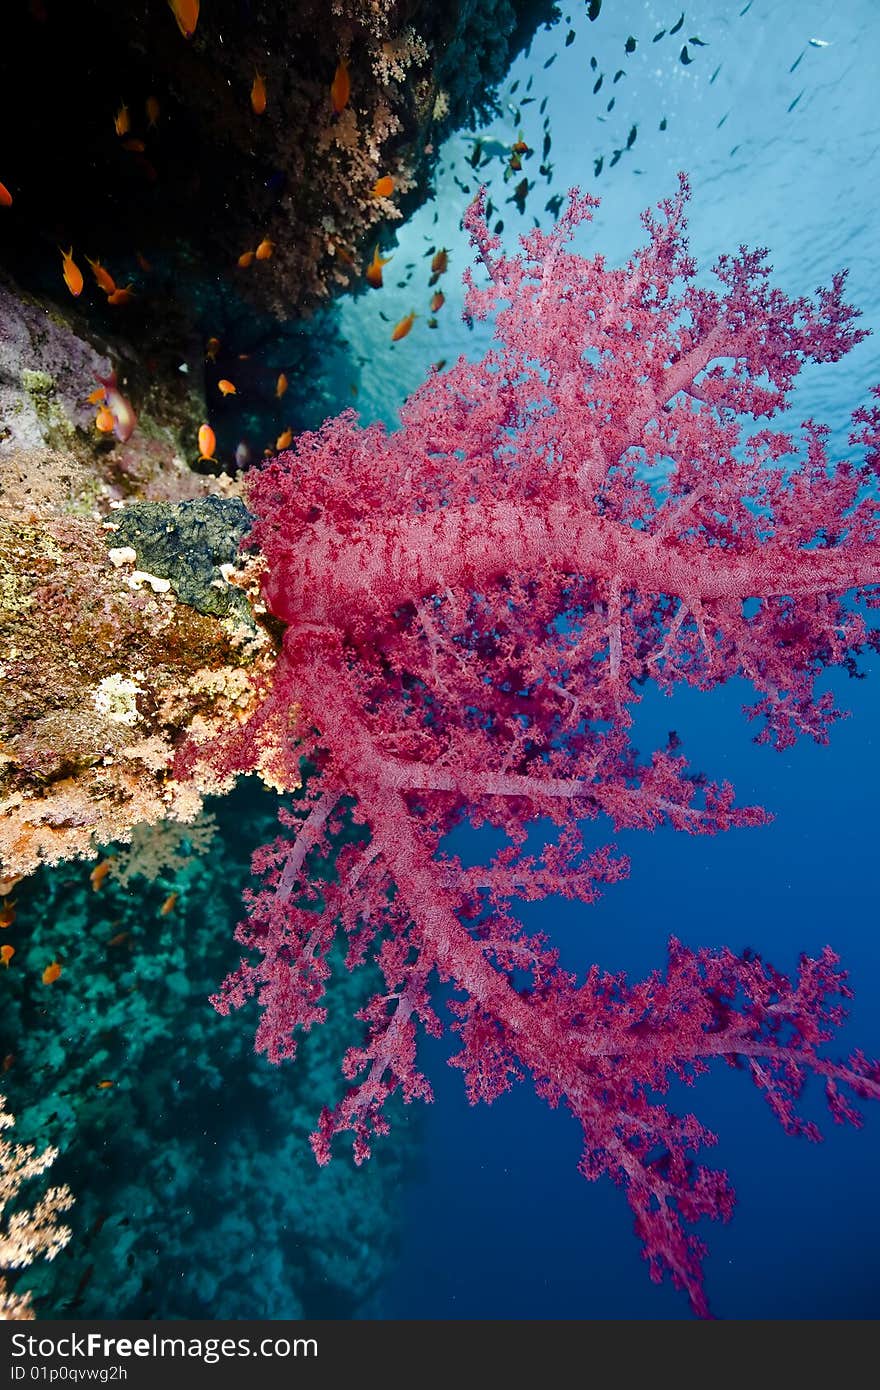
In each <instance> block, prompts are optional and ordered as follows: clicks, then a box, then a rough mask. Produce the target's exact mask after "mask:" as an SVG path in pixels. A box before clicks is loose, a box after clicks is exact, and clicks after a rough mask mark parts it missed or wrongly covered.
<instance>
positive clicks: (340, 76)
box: [330, 58, 351, 116]
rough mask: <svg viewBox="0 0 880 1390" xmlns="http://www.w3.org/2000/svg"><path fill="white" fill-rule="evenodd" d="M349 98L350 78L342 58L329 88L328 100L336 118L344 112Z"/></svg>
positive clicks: (346, 64) (346, 65)
mask: <svg viewBox="0 0 880 1390" xmlns="http://www.w3.org/2000/svg"><path fill="white" fill-rule="evenodd" d="M350 96H351V78H350V77H349V75H348V63H347V62H346V61H345V59H344V58H340V59H339V63H338V66H337V68H336V72H335V73H334V75H333V82H332V84H331V87H330V100H331V102H332V103H333V110H334V111H335V112H336V114H337V116H338V115H339V113H340V112H341V111H344V110H345V108H346V106H347V105H348V99H349V97H350Z"/></svg>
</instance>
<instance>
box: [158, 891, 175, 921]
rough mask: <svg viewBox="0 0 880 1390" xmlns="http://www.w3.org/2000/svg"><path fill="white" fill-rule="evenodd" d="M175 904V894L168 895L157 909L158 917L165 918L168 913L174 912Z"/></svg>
mask: <svg viewBox="0 0 880 1390" xmlns="http://www.w3.org/2000/svg"><path fill="white" fill-rule="evenodd" d="M176 902H177V894H176V893H169V894H168V897H167V898H166V899H165V901H164V903H163V904H162V906H161V907H160V908H159V916H160V917H167V916H168V914H169V912H173V911H174V904H175V903H176Z"/></svg>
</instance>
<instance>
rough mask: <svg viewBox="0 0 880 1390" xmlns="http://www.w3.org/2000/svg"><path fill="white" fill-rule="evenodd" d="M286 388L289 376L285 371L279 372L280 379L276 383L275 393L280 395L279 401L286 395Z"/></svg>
mask: <svg viewBox="0 0 880 1390" xmlns="http://www.w3.org/2000/svg"><path fill="white" fill-rule="evenodd" d="M286 390H287V377H286V376H285V375H284V373H283V372H279V373H278V380H277V381H276V383H275V395H276V396H277V397H278V399H279V401H280V400H281V397H282V396H283V395H284V393H285V391H286Z"/></svg>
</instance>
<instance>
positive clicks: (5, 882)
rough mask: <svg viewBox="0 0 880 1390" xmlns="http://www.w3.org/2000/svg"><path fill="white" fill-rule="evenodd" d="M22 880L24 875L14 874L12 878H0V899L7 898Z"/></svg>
mask: <svg viewBox="0 0 880 1390" xmlns="http://www.w3.org/2000/svg"><path fill="white" fill-rule="evenodd" d="M23 878H24V874H15V875H13V877H12V878H0V898H5V897H7V896H8V895H9V894H10V893H11V892H12V890H13V888H14V887H15V885H16V884H17V883H21V880H22V879H23Z"/></svg>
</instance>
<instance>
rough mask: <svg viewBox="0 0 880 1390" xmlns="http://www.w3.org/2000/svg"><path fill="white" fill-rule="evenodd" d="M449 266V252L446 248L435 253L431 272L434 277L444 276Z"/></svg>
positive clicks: (443, 247) (441, 248)
mask: <svg viewBox="0 0 880 1390" xmlns="http://www.w3.org/2000/svg"><path fill="white" fill-rule="evenodd" d="M448 265H449V252H448V251H447V250H446V247H445V246H441V247H440V250H439V251H437V252H436V253H435V255H434V259H433V260H432V261H431V270H432V272H433V274H434V275H442V274H443V272H444V270H445V269H446V267H447V266H448Z"/></svg>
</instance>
